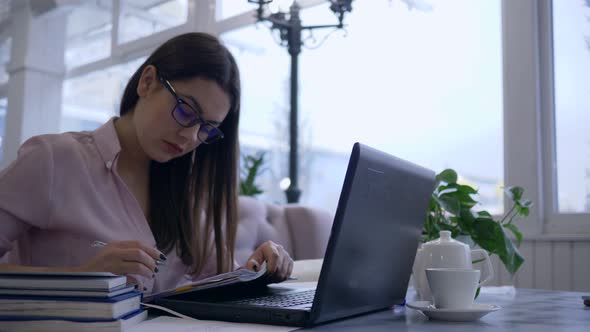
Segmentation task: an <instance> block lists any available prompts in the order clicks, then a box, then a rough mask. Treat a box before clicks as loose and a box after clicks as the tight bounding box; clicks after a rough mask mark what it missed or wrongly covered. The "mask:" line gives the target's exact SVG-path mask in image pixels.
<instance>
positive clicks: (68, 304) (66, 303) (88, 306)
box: [0, 291, 143, 320]
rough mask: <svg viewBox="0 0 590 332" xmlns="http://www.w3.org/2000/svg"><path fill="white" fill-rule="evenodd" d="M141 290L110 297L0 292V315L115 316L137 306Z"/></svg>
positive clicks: (6, 316)
mask: <svg viewBox="0 0 590 332" xmlns="http://www.w3.org/2000/svg"><path fill="white" fill-rule="evenodd" d="M142 296H143V293H141V292H138V291H132V292H129V293H125V294H121V295H118V296H114V297H110V298H87V297H61V296H59V297H58V296H29V295H0V317H4V318H9V319H13V318H18V317H28V318H37V319H50V318H56V317H57V318H60V319H94V320H96V319H111V320H112V319H119V318H121V317H123V316H125V315H127V314H129V313H131V312H135V311H137V310H138V309H140V304H141V300H142Z"/></svg>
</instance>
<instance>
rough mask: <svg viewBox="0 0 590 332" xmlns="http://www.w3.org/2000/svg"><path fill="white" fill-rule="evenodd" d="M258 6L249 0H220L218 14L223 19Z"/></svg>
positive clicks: (219, 18)
mask: <svg viewBox="0 0 590 332" xmlns="http://www.w3.org/2000/svg"><path fill="white" fill-rule="evenodd" d="M256 8H257V6H256V4H253V3H249V2H248V1H247V0H218V1H217V15H216V16H217V19H218V20H222V19H225V18H228V17H232V16H236V15H239V14H243V13H245V12H247V11H249V10H254V9H256Z"/></svg>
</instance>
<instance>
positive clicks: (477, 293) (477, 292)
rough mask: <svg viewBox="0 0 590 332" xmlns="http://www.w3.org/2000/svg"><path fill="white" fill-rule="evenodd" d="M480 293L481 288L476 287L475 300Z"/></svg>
mask: <svg viewBox="0 0 590 332" xmlns="http://www.w3.org/2000/svg"><path fill="white" fill-rule="evenodd" d="M480 291H481V287H477V291H475V299H477V297H478V296H479V292H480Z"/></svg>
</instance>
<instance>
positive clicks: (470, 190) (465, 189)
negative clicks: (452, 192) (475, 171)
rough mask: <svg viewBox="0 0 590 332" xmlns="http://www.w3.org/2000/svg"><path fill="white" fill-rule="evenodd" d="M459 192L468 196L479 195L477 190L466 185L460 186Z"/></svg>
mask: <svg viewBox="0 0 590 332" xmlns="http://www.w3.org/2000/svg"><path fill="white" fill-rule="evenodd" d="M459 191H460V192H462V193H466V194H477V190H476V189H475V188H473V187H472V186H468V185H465V184H460V185H459Z"/></svg>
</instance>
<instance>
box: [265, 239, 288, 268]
mask: <svg viewBox="0 0 590 332" xmlns="http://www.w3.org/2000/svg"><path fill="white" fill-rule="evenodd" d="M284 251H285V250H284V249H283V247H282V246H280V245H277V244H276V243H274V242H272V241H268V242H266V243H264V244H263V245H262V253H263V255H264V260H265V261H266V271H267V272H268V274H275V273H276V272H277V269H278V268H279V267H280V266H281V265H282V264H283V256H282V255H281V253H282V252H284Z"/></svg>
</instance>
